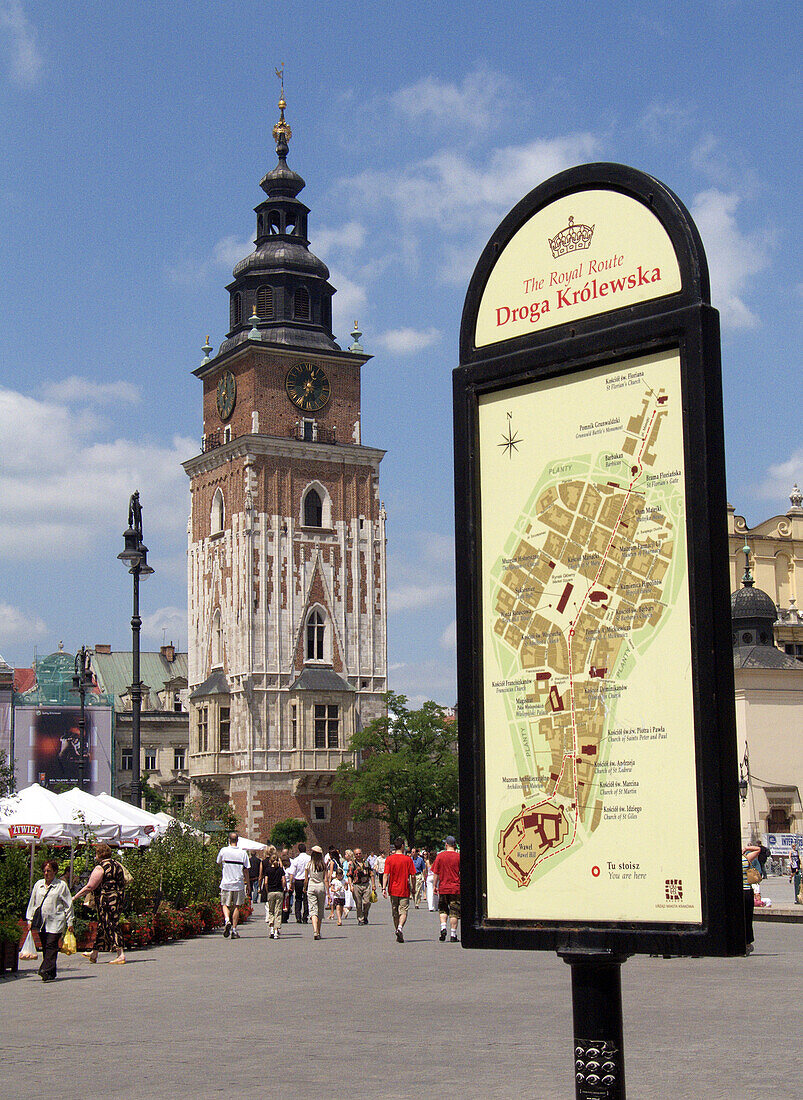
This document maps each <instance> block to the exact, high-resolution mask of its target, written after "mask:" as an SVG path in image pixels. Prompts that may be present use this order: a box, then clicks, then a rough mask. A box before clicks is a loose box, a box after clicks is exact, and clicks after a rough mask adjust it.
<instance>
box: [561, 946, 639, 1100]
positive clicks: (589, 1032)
mask: <svg viewBox="0 0 803 1100" xmlns="http://www.w3.org/2000/svg"><path fill="white" fill-rule="evenodd" d="M558 954H559V955H560V957H561V958H562V959H563V961H564V962H565V963H568V964H569V966H570V967H571V968H572V1015H573V1018H574V1081H575V1090H576V1092H575V1096H576V1100H625V1059H624V1038H623V1034H622V963H623V962H624V961H625V959H626V958H627V956H626V955H613V954H611V953H610V952H607V951H559V952H558Z"/></svg>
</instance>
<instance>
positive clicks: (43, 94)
mask: <svg viewBox="0 0 803 1100" xmlns="http://www.w3.org/2000/svg"><path fill="white" fill-rule="evenodd" d="M796 12H797V9H796V7H793V5H792V4H791V3H771V4H755V3H743V2H742V3H729V2H722V3H710V2H709V3H705V2H702V3H700V2H698V3H686V2H679V3H672V4H664V5H657V4H653V5H639V6H636V5H632V4H628V5H624V4H611V3H609V4H604V5H590V4H589V5H585V4H577V3H575V4H572V5H546V4H522V3H518V4H513V3H507V2H497V3H495V4H494V5H488V4H479V3H476V2H474V0H464V2H463V3H462V4H460V5H453V4H447V3H442V2H440V0H432V2H430V3H428V4H426V5H423V4H400V3H395V4H389V3H381V2H375V3H372V4H364V3H349V4H341V3H337V2H330V3H328V4H325V5H324V4H320V3H319V4H314V3H309V2H299V0H296V2H295V3H293V4H288V5H280V4H275V3H267V2H254V0H250V2H249V0H242V2H237V3H235V2H231V0H217V2H216V3H214V4H200V3H193V2H188V3H185V4H181V5H179V4H174V3H167V2H149V0H141V2H140V3H138V4H130V3H126V4H123V3H118V2H115V0H106V2H104V3H99V2H95V3H82V4H76V3H69V2H68V3H63V4H59V5H55V4H43V3H34V2H18V0H0V127H2V148H3V150H4V156H3V158H2V168H0V226H1V227H2V228H1V229H0V320H2V332H3V339H2V342H1V343H0V364H1V368H0V653H2V655H3V656H4V657H5V658H6V660H7V661H9V662H10V663H13V664H16V665H22V664H26V663H27V664H30V661H31V658H32V656H33V653H34V648H35V647H36V648H37V649H38V652H39V653H40V654H44V653H48V652H51V651H52V650H53V649H55V648H56V647H57V645H58V642H59V641H60V640H63V642H64V645H65V647H66V648H67V649H68V650H70V651H74V650H75V649H76V648H77V647H79V646H80V645H81V644H82V643H86V644H88V645H89V644H94V643H95V642H109V643H111V644H112V645H113V646H114V647H115V648H124V647H130V627H129V619H130V614H131V612H130V598H131V588H130V578H129V576H128V575H127V574H126V573H125V572H124V570H123V568H122V566H121V564H120V563H119V562H118V561H117V560H116V555H117V553H118V551H119V549H120V548H121V544H122V538H121V536H122V531H123V529H124V528H125V526H126V520H127V501H128V496H129V494H130V492H131V491H132V490H133V489H134V488H139V489H140V491H141V494H142V501H143V513H144V523H145V539H146V542H147V543H148V545H149V547H150V548H151V553H150V559H151V561H152V564H153V565H154V567H155V568H156V574H155V575H154V576H153V577H152V578H150V579H149V580H148V581H147V583H146V584H144V585H143V588H142V603H143V618H144V626H143V645H145V646H148V647H156V646H158V645H159V644H161V643H162V640H163V638H166V640H168V641H170V640H173V641H174V642H176V643H177V644H179V645H180V646H182V647H184V646H185V645H186V580H185V549H186V517H187V511H188V493H187V479H186V477H185V475H184V473H183V471H182V469H181V467H180V465H179V464H180V462H181V461H182V460H184V459H186V458H188V457H190V456H191V455H193V454H195V453H197V450H198V443H199V436H200V430H201V417H200V398H201V393H200V385H199V383H198V381H197V380H196V379H195V378H193V377H192V374H191V371H192V370H193V368H194V367H196V366H197V365H198V364H199V363H200V360H201V357H202V354H203V353H202V352H201V350H200V348H201V345H202V344H203V343H204V340H205V337H206V335H207V333H209V334H210V336H211V340H212V343H213V345H215V346H217V345H218V344H219V343H220V341H221V340H222V339H223V337H224V335H225V329H226V327H227V319H228V296H227V294H226V293H225V291H224V289H223V288H224V286H225V284H226V283H227V282H228V281H229V279H230V276H231V268H232V266H233V264H234V262H235V261H236V260H237V259H239V258H240V257H242V256H243V255H245V254H246V253H247V252H248V251H250V250H251V248H252V245H251V241H252V238H253V230H254V215H253V213H252V208H253V207H254V206H255V205H256V204H257V202H258V201H259V199H260V196H261V192H260V191H259V187H258V183H259V179H260V178H261V176H262V175H263V174H264V172H265V171H266V170H267V169H269V168H271V167H272V166H273V164H274V163H275V153H274V150H273V144H272V141H271V138H270V131H271V128H272V125H273V123H274V121H275V120H276V116H277V110H276V101H277V98H278V95H277V93H278V83H277V80H276V77H275V76H274V66H276V65H278V64H280V63H281V62H284V63H285V73H286V81H285V90H286V98H287V102H288V109H287V118H288V121H289V122H290V124H291V126H292V128H293V134H294V136H293V140H292V143H291V152H290V158H289V160H290V163H291V165H292V167H293V168H294V169H295V170H296V171H298V172H300V173H301V174H302V175H303V176H304V178H305V179H306V181H307V187H306V190H305V191H304V192H303V195H302V197H303V198H304V200H305V201H306V203H307V204H308V205H309V206H310V207H311V210H312V213H311V215H310V239H311V248H312V250H313V251H314V252H315V253H316V254H317V255H319V256H320V257H321V258H322V259H324V260H325V261H326V263H327V264H328V265H329V267H330V269H331V271H332V282H333V284H334V285H335V286H336V287H337V288H338V293H337V295H336V296H335V302H334V306H335V334H336V336H337V337H338V339H339V340H340V342H341V345H342V346H346V345H347V344H348V343H349V342H350V339H349V337H348V331H349V329H350V328H351V324H352V321H353V320H354V318H355V317H356V318H358V319H359V321H360V327H361V328H362V329H363V332H364V334H365V335H364V337H363V341H362V342H363V344H364V346H365V348H366V350H367V351H369V352H371V353H373V354H374V356H375V358H374V359H373V360H372V361H371V362H370V363H369V364H368V365H367V366H366V368H365V370H364V385H363V441H364V442H365V443H367V444H369V445H373V446H380V447H384V448H387V451H388V454H387V456H386V458H385V460H384V462H383V465H382V497H383V499H384V502H385V505H386V507H387V510H388V516H389V522H388V534H389V544H388V552H389V604H390V624H389V647H390V651H389V663H390V670H391V671H390V684H391V687H393V688H394V689H395V690H397V691H401V692H403V693H405V694H407V695H408V696H409V697H410V698H411V699H414V700H416V701H419V700H422V699H424V698H434V699H436V700H438V701H439V702H443V703H447V704H449V703H452V702H453V701H454V697H455V671H454V665H455V653H454V577H453V566H452V554H453V512H452V480H451V478H452V474H451V462H452V457H451V371H452V369H453V367H454V366H456V365H457V353H458V347H457V340H458V329H459V322H460V314H461V310H462V305H463V298H464V295H465V289H466V286H467V284H468V279H469V277H470V274H471V271H472V269H473V267H474V264H475V262H476V260H477V258H478V256H479V253H480V251H481V249H482V247H483V245H484V243H485V241H486V240H487V238H488V236H489V235H490V233H491V232H492V231H493V229H494V228H495V226H496V225H497V224H498V222H499V221H500V220H501V218H502V217H503V216H504V215H505V214H506V213H507V211H508V210H509V209H510V207H511V206H513V205H514V204H515V202H517V201H518V199H520V198H521V197H522V196H523V195H524V194H526V193H527V192H528V191H529V190H530V189H531V188H532V187H534V186H536V185H537V184H538V183H540V182H542V181H543V180H544V179H546V178H548V177H549V176H550V175H552V174H553V173H554V172H556V171H559V170H561V169H563V168H566V167H568V166H570V165H572V164H577V163H581V162H584V161H590V160H612V161H620V162H623V163H627V164H631V165H633V166H635V167H636V168H639V169H642V170H644V171H647V172H650V173H652V174H653V175H655V176H658V177H659V178H660V179H662V180H663V181H664V182H665V183H666V184H668V185H669V186H670V187H671V188H672V189H673V190H674V191H676V192H677V194H678V195H679V196H680V197H681V199H682V200H683V201H684V202H685V203H686V205H687V206H688V207H689V208H690V209H691V211H692V213H693V215H694V217H695V219H696V221H697V223H698V226H699V228H700V231H701V233H702V236H703V240H704V243H705V245H706V249H707V251H708V257H709V264H710V267H711V274H712V286H713V299H714V304H715V305H716V306H717V307H718V308H719V309H720V311H721V319H722V329H723V344H722V356H723V374H724V398H725V420H726V441H727V458H728V496H729V499H730V500H731V502H732V503H733V504H734V505H735V506H736V509H737V511H738V512H740V513H741V514H744V515H745V516H746V518H747V521H748V523H756V522H758V520H760V519H763V518H765V517H767V516H769V515H772V514H775V513H778V512H785V511H786V509H787V508H788V507H789V500H788V494H789V491H790V489H791V487H792V483H793V482H794V481H795V480H797V481H798V482H799V483H800V482H803V444H802V443H801V435H800V412H799V409H800V401H799V393H800V377H801V372H800V351H799V348H800V330H799V320H798V317H799V312H800V305H801V291H802V289H803V279H802V278H801V274H800V270H801V269H800V258H799V242H800V232H799V230H800V204H799V176H800V154H799V133H800V86H799V75H798V74H799V68H800V65H799V60H800V46H801V42H800V35H799V33H798V34H797V35H796V34H795V32H794V27H795V26H796V25H797V26H799V22H798V20H797V15H796Z"/></svg>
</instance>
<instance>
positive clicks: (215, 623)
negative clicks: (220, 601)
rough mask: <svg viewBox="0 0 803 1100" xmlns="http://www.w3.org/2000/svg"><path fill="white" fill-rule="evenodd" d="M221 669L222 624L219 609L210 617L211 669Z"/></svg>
mask: <svg viewBox="0 0 803 1100" xmlns="http://www.w3.org/2000/svg"><path fill="white" fill-rule="evenodd" d="M222 667H223V623H222V621H221V618H220V608H218V609H217V610H216V611H215V613H214V615H213V616H212V668H222Z"/></svg>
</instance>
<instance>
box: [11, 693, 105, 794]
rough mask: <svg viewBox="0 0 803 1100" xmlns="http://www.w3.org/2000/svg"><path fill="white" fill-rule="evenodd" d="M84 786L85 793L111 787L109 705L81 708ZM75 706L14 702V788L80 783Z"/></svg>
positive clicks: (76, 710) (78, 739)
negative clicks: (84, 723)
mask: <svg viewBox="0 0 803 1100" xmlns="http://www.w3.org/2000/svg"><path fill="white" fill-rule="evenodd" d="M84 713H85V722H86V727H85V728H86V752H87V767H86V775H87V786H86V789H87V790H88V791H89V792H90V794H100V793H101V791H110V790H111V778H112V712H111V707H87V708H86V710H85V712H84ZM79 716H80V708H79V707H60V706H40V707H34V706H29V707H17V708H15V712H14V731H15V736H14V758H15V759H14V766H15V773H16V779H17V787H18V788H22V787H28V786H30V785H31V783H38V784H39V785H40V786H42V787H54V786H56V784H60V785H61V784H66V785H68V786H70V787H73V786H79V785H80V776H81V758H80V727H79V724H78V719H79Z"/></svg>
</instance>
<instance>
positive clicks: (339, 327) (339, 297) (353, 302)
mask: <svg viewBox="0 0 803 1100" xmlns="http://www.w3.org/2000/svg"><path fill="white" fill-rule="evenodd" d="M330 282H331V284H332V286H334V287H337V294H335V296H334V298H333V299H332V331H333V332H334V334H335V338H337V336H338V333H339V334H340V340H341V343H347V341H346V338H345V333H348V332H351V330H352V328H353V327H354V321H355V320H359V317H360V314H361V313H362V314H364V313H365V309H366V305H367V302H368V295H367V293H366V290H365V287H364V286H361V285H360V284H359V283H356V282H354V280H353V279H349V277H348V276H347V275H344V274H343V273H342V272H341V271H332V274H331V279H330Z"/></svg>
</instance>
